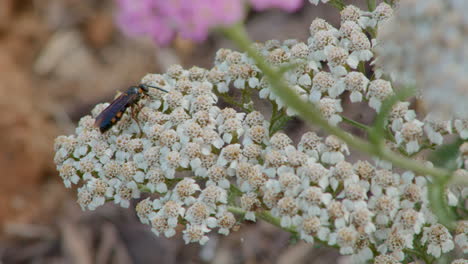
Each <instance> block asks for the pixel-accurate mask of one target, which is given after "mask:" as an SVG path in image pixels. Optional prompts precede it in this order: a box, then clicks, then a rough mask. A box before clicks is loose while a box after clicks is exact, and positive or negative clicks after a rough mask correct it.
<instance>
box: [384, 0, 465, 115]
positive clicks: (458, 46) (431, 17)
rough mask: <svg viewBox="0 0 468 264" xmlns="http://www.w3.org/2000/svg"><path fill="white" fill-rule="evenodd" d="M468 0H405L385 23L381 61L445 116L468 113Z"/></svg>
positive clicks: (387, 69) (396, 79)
mask: <svg viewBox="0 0 468 264" xmlns="http://www.w3.org/2000/svg"><path fill="white" fill-rule="evenodd" d="M466 10H468V1H460V0H413V1H401V2H400V4H399V7H398V8H397V10H396V12H395V16H394V17H393V18H392V19H391V21H388V23H386V24H385V25H384V26H382V27H380V28H379V34H378V35H379V36H378V42H379V45H378V49H377V53H378V55H379V57H380V63H379V64H380V65H381V66H382V67H383V68H384V70H385V71H386V72H389V73H391V74H393V77H394V80H395V81H396V82H398V83H400V84H403V85H412V84H413V83H415V84H416V86H417V87H418V88H419V89H420V93H421V95H422V97H423V99H424V101H426V102H427V103H428V105H429V107H430V108H432V109H434V110H437V112H438V113H439V114H441V115H443V116H445V117H447V116H449V117H452V116H454V115H455V116H456V117H458V118H465V119H466V118H467V116H468V104H467V103H466V102H467V98H468V85H467V83H468V75H467V74H466V72H467V70H468V35H467V34H466V30H467V28H468V19H467V16H466Z"/></svg>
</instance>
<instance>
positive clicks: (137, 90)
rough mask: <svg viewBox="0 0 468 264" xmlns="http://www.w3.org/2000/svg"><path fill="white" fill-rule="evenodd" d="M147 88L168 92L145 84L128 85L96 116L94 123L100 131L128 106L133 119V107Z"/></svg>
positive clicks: (115, 119) (116, 120) (120, 116)
mask: <svg viewBox="0 0 468 264" xmlns="http://www.w3.org/2000/svg"><path fill="white" fill-rule="evenodd" d="M149 88H155V89H158V90H160V91H163V92H165V93H167V92H168V91H166V90H164V89H162V88H159V87H156V86H150V85H146V84H140V85H138V86H130V87H129V88H128V89H127V90H126V91H125V92H123V93H122V94H121V95H120V96H119V97H117V98H116V99H115V100H114V101H113V102H112V103H111V104H110V105H109V106H108V107H106V109H104V110H103V111H102V112H101V113H100V114H99V115H98V116H97V117H96V121H95V123H94V125H95V126H96V127H99V130H100V131H101V133H104V132H106V131H107V130H109V129H110V128H111V127H112V126H113V125H114V124H116V123H117V122H118V121H119V120H120V118H122V115H123V114H124V113H125V110H127V108H128V107H132V117H133V118H134V119H135V115H134V112H133V107H134V106H135V105H136V103H138V101H139V100H140V99H141V97H142V96H143V95H146V94H148V91H149ZM135 121H137V123H138V120H136V119H135Z"/></svg>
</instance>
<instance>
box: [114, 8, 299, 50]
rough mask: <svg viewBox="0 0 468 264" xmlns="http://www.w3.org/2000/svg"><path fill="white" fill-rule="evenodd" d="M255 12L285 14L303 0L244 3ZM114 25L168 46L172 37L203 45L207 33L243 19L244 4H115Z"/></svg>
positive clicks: (129, 33)
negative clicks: (269, 10) (276, 10)
mask: <svg viewBox="0 0 468 264" xmlns="http://www.w3.org/2000/svg"><path fill="white" fill-rule="evenodd" d="M248 1H249V3H250V4H251V5H252V7H253V8H254V9H255V10H264V9H267V8H280V9H283V10H286V11H289V12H292V11H294V10H297V9H298V8H299V7H301V5H302V2H303V0H248ZM117 2H118V6H119V13H118V23H119V26H120V27H121V28H122V30H123V31H124V32H125V33H126V34H128V35H131V36H136V35H147V36H150V37H152V38H153V39H154V40H155V41H156V42H157V43H159V44H168V43H169V42H170V41H171V40H172V39H173V38H174V37H175V36H176V35H179V36H181V37H182V38H186V39H192V40H195V41H203V40H205V39H206V37H207V36H208V33H209V31H210V30H212V29H213V28H216V27H222V26H229V25H232V24H234V23H236V22H238V21H240V20H242V19H243V17H244V11H245V8H244V7H245V6H246V4H248V3H247V0H117Z"/></svg>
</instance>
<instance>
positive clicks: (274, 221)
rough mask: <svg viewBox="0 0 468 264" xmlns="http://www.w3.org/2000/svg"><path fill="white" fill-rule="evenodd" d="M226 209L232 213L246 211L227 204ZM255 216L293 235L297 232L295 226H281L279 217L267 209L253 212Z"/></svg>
mask: <svg viewBox="0 0 468 264" xmlns="http://www.w3.org/2000/svg"><path fill="white" fill-rule="evenodd" d="M228 210H229V212H231V213H233V214H240V215H245V214H246V213H247V212H246V211H245V210H243V209H242V208H239V207H235V206H229V207H228ZM255 216H256V217H258V219H261V220H263V221H265V222H268V223H270V224H272V225H274V226H276V227H278V228H281V229H283V230H285V231H288V232H289V233H291V234H292V235H294V236H298V233H297V231H296V229H295V228H292V227H282V226H281V221H280V219H278V218H276V217H274V216H272V215H271V214H270V212H268V211H262V212H257V213H255Z"/></svg>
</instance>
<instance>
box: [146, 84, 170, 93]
mask: <svg viewBox="0 0 468 264" xmlns="http://www.w3.org/2000/svg"><path fill="white" fill-rule="evenodd" d="M146 86H148V87H151V88H155V89H158V90H160V91H163V92H165V93H168V92H169V91H167V90H165V89H163V88H161V87H157V86H151V85H146Z"/></svg>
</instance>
